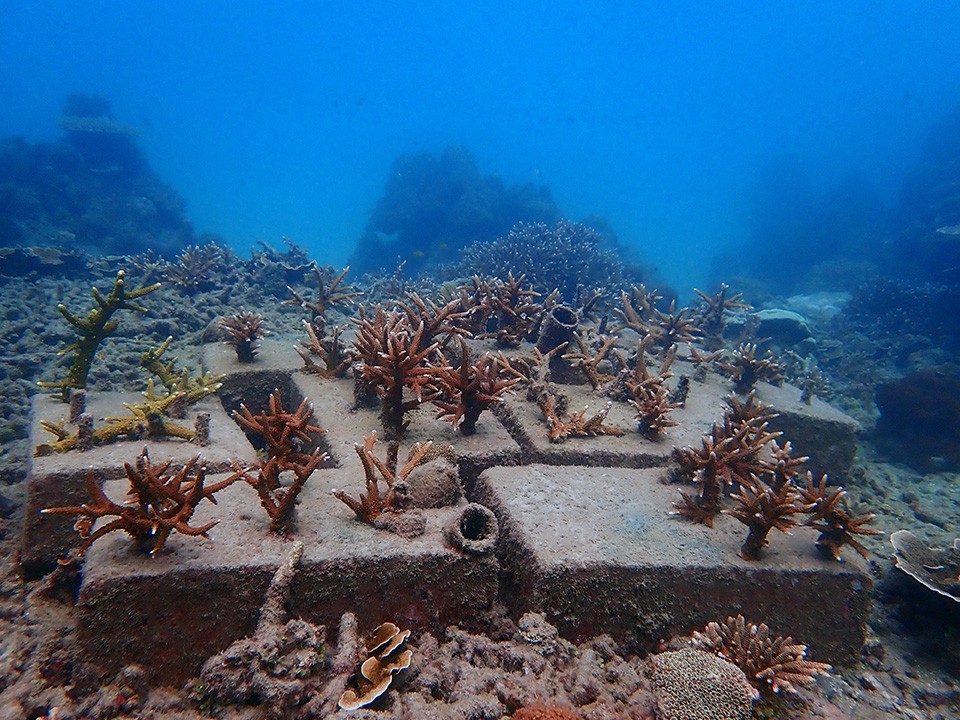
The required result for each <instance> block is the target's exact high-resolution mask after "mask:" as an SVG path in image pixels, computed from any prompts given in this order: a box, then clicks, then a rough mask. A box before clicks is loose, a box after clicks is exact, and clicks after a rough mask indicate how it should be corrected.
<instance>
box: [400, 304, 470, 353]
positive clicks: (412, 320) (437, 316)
mask: <svg viewBox="0 0 960 720" xmlns="http://www.w3.org/2000/svg"><path fill="white" fill-rule="evenodd" d="M407 300H408V302H405V303H399V307H400V309H401V310H403V312H405V313H406V315H407V323H408V325H409V326H410V327H417V326H419V325H420V324H421V323H422V324H423V342H424V343H425V344H429V343H433V342H434V341H438V342H439V347H441V348H446V347H447V345H448V344H449V343H450V340H452V339H453V338H454V337H459V336H462V335H469V334H470V332H469V330H468V329H467V325H468V320H467V319H466V317H465V316H466V311H465V310H464V309H463V306H462V303H461V300H460V298H456V299H454V300H450V301H449V302H447V303H445V304H444V305H437V304H436V303H435V302H433V301H432V300H430V299H426V300H425V299H423V298H421V297H420V296H419V295H418V294H417V293H407Z"/></svg>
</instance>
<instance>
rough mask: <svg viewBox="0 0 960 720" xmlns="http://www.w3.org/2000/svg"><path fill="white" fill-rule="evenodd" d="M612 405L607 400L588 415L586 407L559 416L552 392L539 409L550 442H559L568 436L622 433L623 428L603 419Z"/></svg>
mask: <svg viewBox="0 0 960 720" xmlns="http://www.w3.org/2000/svg"><path fill="white" fill-rule="evenodd" d="M611 407H613V402H611V401H609V400H608V401H607V403H606V404H605V405H604V406H603V408H602V409H601V410H599V411H597V412H596V413H594V414H593V415H591V416H590V417H587V408H583V409H582V410H579V411H578V412H575V413H573V414H572V415H568V416H567V417H566V418H563V417H561V413H559V412H558V410H557V400H556V398H555V397H554V396H553V395H552V394H547V395H546V396H545V397H544V399H543V402H542V403H541V406H540V409H541V410H542V411H543V417H544V419H546V421H547V437H549V438H550V442H553V443H559V442H563V441H564V440H566V439H567V438H568V437H596V436H598V435H617V436H620V435H623V430H622V429H621V428H618V427H616V426H615V425H607V424H606V422H605V420H606V419H607V415H608V414H609V412H610V408H611Z"/></svg>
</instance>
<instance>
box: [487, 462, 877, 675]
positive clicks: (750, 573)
mask: <svg viewBox="0 0 960 720" xmlns="http://www.w3.org/2000/svg"><path fill="white" fill-rule="evenodd" d="M662 474H663V470H655V469H625V468H609V467H608V468H594V467H574V466H547V465H530V466H525V467H520V468H509V469H505V468H493V469H490V470H486V471H485V472H483V473H482V474H481V475H480V477H479V479H478V481H477V485H476V488H475V500H476V501H477V502H481V503H483V504H485V505H487V506H488V507H490V508H491V509H493V510H494V512H495V513H496V514H497V516H498V518H499V522H500V544H499V547H498V551H497V554H498V557H499V559H500V563H501V566H502V568H503V574H502V576H501V583H502V584H501V588H500V593H501V597H502V598H503V599H504V600H505V602H506V604H507V606H508V607H509V609H510V611H511V613H512V614H515V615H519V614H521V613H523V612H527V611H538V612H544V613H546V615H547V618H548V619H549V620H550V621H551V622H552V623H554V624H555V625H556V626H557V627H558V629H559V630H560V632H561V633H562V634H563V635H564V636H565V637H567V638H568V639H570V640H574V641H580V640H584V639H587V638H590V637H593V636H595V635H599V634H602V633H609V634H610V635H612V636H613V637H614V638H615V639H617V640H618V641H620V642H624V643H626V644H628V645H629V646H631V647H633V648H634V649H636V650H638V651H644V650H650V649H652V648H653V647H655V645H656V644H657V642H658V641H660V640H661V639H667V638H670V637H672V636H675V635H682V634H688V633H690V632H691V631H693V630H697V629H702V628H703V627H704V626H705V625H706V624H707V623H708V622H710V621H711V620H723V619H725V618H726V617H727V616H729V615H736V614H737V613H743V614H744V616H745V617H746V618H747V619H748V620H749V621H752V622H756V623H760V622H765V623H767V624H768V625H769V626H770V629H771V631H772V632H773V633H776V634H780V635H787V634H789V635H791V636H793V637H794V638H795V639H796V640H797V641H798V642H803V643H806V644H807V645H809V647H810V649H811V650H810V652H811V657H812V658H813V659H816V660H820V661H826V662H831V663H839V664H843V663H849V662H852V661H855V660H856V659H857V658H858V657H859V651H860V648H861V646H862V644H863V642H864V639H865V632H866V621H867V616H868V612H869V604H870V598H869V590H870V587H871V580H870V576H869V574H868V572H867V569H866V565H865V563H864V562H863V561H862V560H861V558H860V557H859V556H858V555H856V553H855V552H853V550H852V549H850V548H844V549H843V556H844V562H842V563H837V562H833V561H828V560H825V559H822V558H821V557H820V556H819V555H818V554H817V553H816V551H815V548H814V542H815V540H816V538H817V533H816V531H814V530H811V529H809V528H797V529H795V530H794V533H793V534H792V535H785V534H783V533H779V532H776V531H773V532H771V534H770V544H769V547H767V548H766V549H765V553H764V556H763V559H762V560H760V561H757V562H747V561H745V560H743V559H741V558H740V557H739V556H738V554H737V553H738V551H739V548H740V545H741V544H742V542H743V540H744V538H745V537H746V533H747V529H746V527H745V526H744V525H742V524H741V523H739V522H737V521H736V520H735V519H733V518H731V517H727V516H720V517H718V518H717V519H716V521H715V524H714V525H715V526H714V528H712V529H711V528H707V527H705V526H703V525H696V524H693V523H691V522H689V521H686V520H683V519H681V518H679V517H676V516H672V515H670V511H671V510H672V503H673V502H674V501H675V500H676V499H677V498H678V497H679V492H678V490H679V486H676V485H664V484H662V483H661V481H660V476H661V475H662Z"/></svg>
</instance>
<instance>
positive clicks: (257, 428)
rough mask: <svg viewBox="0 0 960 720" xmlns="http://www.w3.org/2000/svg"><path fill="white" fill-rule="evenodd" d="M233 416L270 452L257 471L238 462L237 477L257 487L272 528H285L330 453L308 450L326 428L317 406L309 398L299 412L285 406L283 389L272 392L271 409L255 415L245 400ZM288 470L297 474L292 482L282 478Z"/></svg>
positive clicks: (276, 530)
mask: <svg viewBox="0 0 960 720" xmlns="http://www.w3.org/2000/svg"><path fill="white" fill-rule="evenodd" d="M233 417H234V418H236V420H237V422H238V423H240V425H241V426H242V427H243V428H245V429H246V430H247V431H249V432H251V433H254V434H256V435H258V436H259V437H260V438H262V439H263V442H264V444H265V450H266V456H267V459H266V461H265V462H262V463H261V464H260V467H259V468H258V469H257V471H256V474H254V470H253V469H244V468H242V467H240V466H239V465H234V470H235V472H234V474H233V479H234V480H239V479H242V480H243V481H244V482H246V483H247V484H248V485H250V487H252V488H253V489H254V490H256V491H257V496H258V497H259V498H260V504H261V505H262V506H263V509H264V510H265V511H266V513H267V516H268V517H269V518H270V529H271V530H273V531H274V532H278V533H279V532H283V531H284V530H286V529H287V525H288V523H289V519H290V515H291V513H292V512H293V508H294V506H295V504H296V500H297V496H298V495H299V494H300V491H301V490H302V489H303V486H304V484H305V483H306V482H307V480H308V479H309V477H310V476H311V475H312V474H313V471H314V470H316V469H317V468H318V467H319V466H320V464H321V463H323V462H325V461H326V460H328V459H329V457H330V456H329V455H327V454H326V453H325V452H323V451H321V450H320V448H315V449H314V450H313V452H312V453H308V452H306V450H305V448H309V447H312V446H314V445H315V442H316V441H315V436H316V435H318V434H320V433H322V432H324V430H323V428H321V427H319V426H317V425H314V424H313V406H312V405H311V404H310V403H309V402H307V400H306V399H304V400H303V401H302V402H301V403H300V405H299V407H298V408H297V409H296V411H295V412H289V411H287V410H284V408H283V402H282V400H281V397H280V391H279V390H274V391H273V392H272V393H271V394H270V400H269V402H268V405H267V410H264V411H263V412H261V413H259V414H257V415H254V414H253V413H252V412H250V410H249V408H247V406H246V405H242V404H241V405H240V409H239V410H236V411H234V413H233ZM285 472H289V473H291V474H292V475H293V481H292V482H291V483H290V484H289V485H284V484H283V483H282V482H281V480H280V478H281V474H282V473H285Z"/></svg>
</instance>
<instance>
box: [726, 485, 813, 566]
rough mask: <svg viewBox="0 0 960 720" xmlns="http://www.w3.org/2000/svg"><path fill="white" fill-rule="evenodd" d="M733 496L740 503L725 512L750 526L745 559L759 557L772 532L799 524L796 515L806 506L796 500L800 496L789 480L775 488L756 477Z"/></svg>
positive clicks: (785, 529)
mask: <svg viewBox="0 0 960 720" xmlns="http://www.w3.org/2000/svg"><path fill="white" fill-rule="evenodd" d="M733 499H734V500H735V501H736V502H737V507H736V508H734V509H733V510H725V511H724V512H726V513H727V514H728V515H730V516H732V517H735V518H736V519H737V520H739V521H740V522H742V523H743V524H744V525H746V526H747V527H748V528H749V533H748V534H747V539H746V540H745V541H744V543H743V546H742V547H741V548H740V557H742V558H743V559H744V560H759V559H760V554H761V551H762V550H763V548H764V547H766V545H767V535H768V534H769V532H770V531H771V530H774V529H776V530H779V531H780V532H789V531H790V529H791V528H793V527H796V525H797V521H796V520H795V519H794V518H793V516H794V515H796V514H797V513H799V512H802V510H803V508H802V507H801V506H800V505H798V504H797V503H798V501H799V499H800V496H799V495H798V493H797V492H796V490H795V489H794V487H793V486H792V485H791V484H790V483H784V484H783V485H781V486H780V487H779V488H773V487H771V486H769V485H767V484H766V483H764V482H763V481H762V480H760V479H759V478H757V477H754V478H753V484H752V485H750V486H747V485H741V486H740V492H739V494H737V495H734V496H733Z"/></svg>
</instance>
